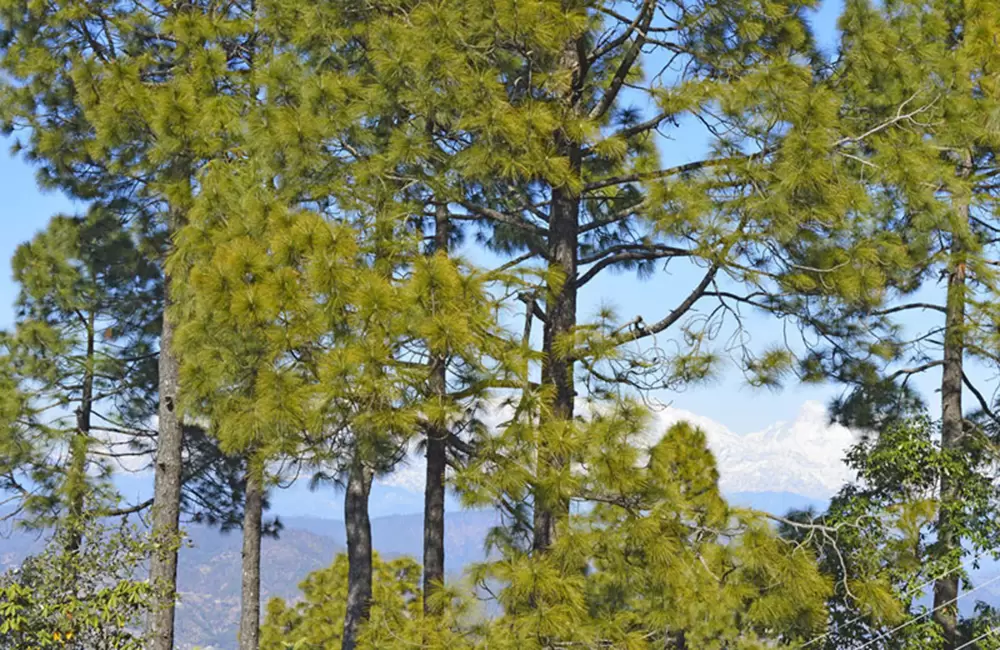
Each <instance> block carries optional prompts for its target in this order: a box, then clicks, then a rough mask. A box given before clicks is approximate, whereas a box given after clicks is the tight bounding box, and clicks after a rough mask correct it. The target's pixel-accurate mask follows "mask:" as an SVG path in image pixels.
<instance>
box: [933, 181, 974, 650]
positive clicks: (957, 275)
mask: <svg viewBox="0 0 1000 650" xmlns="http://www.w3.org/2000/svg"><path fill="white" fill-rule="evenodd" d="M967 167H968V165H967ZM957 209H958V212H959V217H960V223H961V224H962V225H963V226H964V225H966V224H968V223H969V205H968V204H967V203H964V204H962V205H959V206H957ZM963 236H964V233H960V232H956V233H953V234H952V238H953V243H952V251H951V257H950V260H949V265H950V268H949V269H948V290H947V298H946V301H945V333H944V364H943V366H942V371H941V449H942V450H943V451H945V452H953V453H954V452H958V451H959V450H960V449H961V448H962V445H963V438H964V437H965V421H964V416H963V413H962V377H963V361H964V356H965V303H966V298H967V297H966V267H965V264H966V256H965V250H964V246H963V244H962V241H961V240H962V237H963ZM957 488H958V486H957V485H955V484H954V483H953V482H952V480H951V479H950V478H949V477H948V476H942V477H941V485H940V498H939V503H940V512H939V514H938V522H937V546H938V549H939V554H940V555H942V556H947V555H950V554H952V553H954V552H956V551H957V550H958V549H959V547H960V546H961V543H962V540H961V537H960V535H959V533H958V532H957V531H956V530H955V526H956V522H955V521H954V517H953V513H952V512H951V510H952V509H955V508H958V507H959V504H958V503H957V501H958V500H960V499H961V496H960V495H959V494H958V490H957ZM958 584H959V583H958V576H957V575H956V574H954V573H952V574H949V575H948V576H946V577H944V578H940V579H938V580H936V581H935V583H934V620H935V621H936V622H937V624H938V625H940V626H941V629H942V633H943V635H944V650H954V649H955V648H956V647H958V644H959V633H958V607H957V603H956V602H955V601H956V599H957V598H958Z"/></svg>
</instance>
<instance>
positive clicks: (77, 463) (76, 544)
mask: <svg viewBox="0 0 1000 650" xmlns="http://www.w3.org/2000/svg"><path fill="white" fill-rule="evenodd" d="M94 320H95V317H94V313H93V312H91V313H90V315H89V317H88V319H87V350H86V356H85V364H86V365H85V367H84V371H83V382H82V387H81V390H80V406H79V407H78V408H77V411H76V432H75V433H74V434H73V439H72V440H71V441H70V462H69V475H68V476H67V477H66V498H67V501H68V502H69V508H68V509H69V527H70V534H69V539H67V540H66V550H67V551H70V552H72V551H76V550H77V549H79V548H80V545H81V544H82V543H83V513H84V508H85V506H86V493H87V454H88V453H89V451H90V416H91V413H92V412H93V408H94V353H95V344H94V337H95V332H94Z"/></svg>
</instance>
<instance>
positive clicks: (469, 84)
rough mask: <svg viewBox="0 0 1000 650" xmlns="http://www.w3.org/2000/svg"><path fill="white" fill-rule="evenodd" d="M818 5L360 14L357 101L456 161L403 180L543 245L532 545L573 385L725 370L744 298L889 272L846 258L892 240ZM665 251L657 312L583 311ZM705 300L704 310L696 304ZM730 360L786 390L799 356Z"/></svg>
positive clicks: (535, 247)
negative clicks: (687, 277)
mask: <svg viewBox="0 0 1000 650" xmlns="http://www.w3.org/2000/svg"><path fill="white" fill-rule="evenodd" d="M811 6H812V3H798V2H787V3H785V2H782V3H767V4H759V3H755V2H745V3H741V2H737V3H733V2H691V3H687V2H682V3H674V4H672V5H671V6H670V7H669V8H663V7H660V6H659V5H657V3H643V4H640V5H639V6H637V7H627V8H623V7H618V6H617V5H616V4H615V3H606V4H599V5H583V4H572V3H570V4H568V5H567V4H564V5H560V6H556V5H552V4H551V3H546V2H536V3H528V4H525V3H523V2H519V3H518V4H517V5H511V4H501V5H496V4H495V3H493V4H490V3H475V2H465V1H463V2H454V3H435V4H418V5H415V6H414V7H412V8H407V10H406V11H402V12H399V11H395V9H394V8H386V9H385V10H384V11H382V12H381V13H379V14H376V15H375V17H374V18H370V19H369V24H370V26H369V27H368V29H367V31H365V32H364V34H365V42H366V44H367V45H368V49H367V50H366V54H367V56H368V58H369V60H370V61H371V62H372V72H371V79H372V81H371V82H370V83H374V84H376V88H377V91H371V92H368V93H365V94H360V95H359V98H360V101H359V102H358V107H357V108H355V109H352V110H356V111H359V112H362V114H363V115H366V116H367V115H371V113H368V112H364V111H368V110H372V111H373V112H374V111H384V110H385V105H384V103H380V102H371V101H370V100H371V98H372V96H373V94H374V92H378V93H380V94H377V95H374V96H376V97H380V98H381V97H382V96H383V94H384V93H386V92H388V94H389V96H390V97H392V100H393V103H392V104H390V106H391V107H392V109H393V110H396V111H397V112H402V113H403V114H405V115H407V116H409V119H407V120H404V121H401V122H400V123H399V124H396V125H391V126H393V135H392V136H391V141H392V142H393V146H394V147H395V149H394V152H398V155H401V156H403V155H405V156H409V157H410V159H411V160H423V159H426V158H430V157H431V156H430V154H428V153H427V151H428V150H432V144H433V143H440V144H441V145H442V148H444V149H445V150H446V151H447V153H448V155H449V157H450V160H449V163H448V164H447V165H446V166H445V168H444V170H443V171H444V173H437V174H432V173H429V172H428V171H427V170H426V168H421V167H419V166H416V165H414V166H413V167H411V168H409V169H405V170H402V171H400V170H398V169H397V170H394V177H401V179H402V180H403V181H408V182H409V183H411V184H414V185H418V186H423V185H426V186H428V187H431V188H433V189H434V193H433V196H434V198H435V200H436V202H437V203H438V204H441V203H446V205H447V206H448V211H449V214H448V217H449V220H450V221H451V222H453V223H463V222H472V223H474V224H476V225H477V226H478V227H480V228H481V229H482V232H483V239H484V240H485V242H486V243H487V245H488V246H489V247H491V248H493V249H494V250H496V251H500V252H502V253H505V254H510V255H512V256H517V257H514V259H513V260H512V263H520V262H524V261H526V259H530V258H533V257H534V258H538V259H539V260H540V262H538V263H537V264H535V265H533V266H532V265H529V268H532V269H534V270H535V271H536V272H537V273H538V275H539V276H540V281H539V286H538V287H537V288H536V290H535V291H533V292H526V293H525V296H524V297H525V300H526V302H527V303H528V304H529V305H530V309H529V312H530V317H529V320H533V319H535V318H536V317H537V319H538V320H541V321H542V329H543V336H542V339H543V342H542V348H543V350H542V352H543V355H542V357H543V359H544V361H543V363H542V369H541V370H542V372H541V395H542V397H543V402H544V408H541V409H536V411H537V414H538V417H539V418H541V419H540V420H538V424H540V425H541V426H542V428H543V429H544V430H545V431H544V433H539V440H538V445H539V454H540V456H539V462H538V463H537V468H538V475H537V476H536V477H534V478H533V479H532V481H533V483H535V485H534V486H533V487H532V489H531V492H532V495H531V496H530V498H531V500H532V502H533V507H532V509H533V511H534V515H535V516H536V517H537V519H536V521H534V522H533V528H534V533H535V538H536V541H535V547H536V549H538V550H544V549H545V548H547V547H548V546H549V545H550V544H551V542H552V540H553V535H554V533H555V524H556V522H557V521H558V520H559V519H560V517H561V515H559V513H563V514H564V513H565V511H566V508H567V503H568V499H569V498H570V495H568V494H563V493H560V491H559V488H558V485H559V484H560V483H565V480H564V479H565V476H566V472H567V471H568V469H567V468H568V467H569V466H570V465H571V464H572V463H571V459H569V458H562V457H561V456H562V454H560V453H556V452H554V451H548V450H547V449H550V448H551V449H555V448H558V447H560V446H564V445H565V444H567V442H568V440H569V439H570V438H572V437H573V436H574V435H575V434H574V433H573V432H572V431H571V429H572V428H573V426H574V425H573V424H572V422H573V409H574V400H575V399H576V395H577V392H578V386H579V385H580V383H579V381H578V380H580V379H582V381H584V382H585V383H584V386H593V385H596V388H597V390H598V392H599V393H602V394H603V392H604V391H606V390H607V389H615V386H616V385H621V384H624V385H625V386H627V387H629V388H631V389H638V390H643V391H645V390H650V389H654V388H677V387H680V386H683V385H685V384H688V383H691V382H696V381H699V380H701V379H704V378H705V377H706V376H708V375H710V374H711V373H712V372H713V371H714V370H716V369H717V367H718V366H719V362H720V359H719V355H718V354H717V353H716V351H715V350H713V349H712V346H711V339H712V337H713V333H715V332H718V331H719V330H720V322H723V321H727V320H728V319H729V318H730V317H732V318H733V319H735V321H736V325H735V326H736V327H739V326H740V321H739V312H738V307H739V306H740V305H742V304H750V305H754V306H758V307H762V308H765V309H769V310H771V311H776V312H778V313H779V314H781V315H787V313H788V312H786V311H783V310H781V304H780V303H772V302H771V301H769V300H757V299H755V298H759V297H760V296H771V295H774V294H778V295H781V294H784V293H786V292H788V291H804V290H806V288H805V287H804V286H803V285H804V284H805V283H807V282H812V283H813V284H812V285H811V290H812V291H815V292H820V293H824V294H847V295H849V296H851V297H852V298H854V297H856V296H857V294H865V292H866V291H868V290H870V289H871V287H878V286H880V277H881V275H882V270H881V269H879V268H877V265H872V266H871V267H869V268H863V269H858V268H856V267H854V266H852V265H849V264H845V263H844V261H845V259H848V260H849V259H852V258H860V259H868V258H870V257H871V256H872V255H875V254H879V253H880V252H881V251H880V249H879V246H878V243H875V244H873V243H871V242H858V241H853V242H851V241H849V240H847V239H846V238H845V237H844V235H845V233H849V232H850V231H851V228H852V223H853V220H852V218H851V216H852V215H851V214H850V213H851V210H852V209H855V208H856V207H857V204H858V203H859V202H864V201H865V200H866V197H865V195H864V192H863V189H862V186H861V185H860V184H859V183H857V182H856V180H855V179H852V178H851V176H850V174H841V173H840V172H839V170H840V169H841V168H842V167H844V166H845V165H849V164H851V163H850V158H849V155H850V151H849V150H850V149H851V148H852V147H855V146H857V145H858V143H859V142H860V141H862V140H864V139H865V137H864V134H863V133H862V134H849V135H844V130H843V128H844V126H843V125H842V124H840V119H839V118H840V116H839V114H838V112H839V110H840V106H839V104H838V102H839V100H838V97H837V95H836V93H835V92H834V88H833V87H832V86H831V85H830V83H829V80H828V79H827V78H826V77H825V76H824V73H823V66H822V64H823V62H822V61H821V60H820V58H819V56H818V55H817V54H816V53H815V51H814V47H813V43H812V37H811V35H810V32H809V28H808V24H807V21H806V11H807V10H808V8H809V7H811ZM301 15H303V16H304V15H305V13H303V14H301ZM303 20H304V19H303ZM320 24H327V23H325V22H320ZM647 68H648V69H649V70H650V72H649V74H647V73H646V72H644V70H646V69H647ZM661 68H662V70H661ZM654 70H660V74H653V71H654ZM386 89H388V90H386ZM346 99H350V97H349V96H348V97H347V98H346ZM691 118H693V119H691ZM359 119H364V118H359ZM694 122H700V123H701V124H703V127H692V126H691V124H692V123H694ZM685 130H687V131H691V130H694V131H696V132H698V133H702V134H704V135H707V137H708V140H709V141H710V146H709V147H708V149H709V151H708V154H709V155H708V156H707V157H706V158H704V159H701V160H696V161H693V162H690V163H686V164H681V165H677V166H664V165H663V164H662V162H661V155H660V154H661V151H660V148H659V147H660V145H661V144H662V141H661V138H660V136H661V135H665V136H668V137H669V134H670V133H680V132H683V131H685ZM845 154H848V155H845ZM437 171H438V172H440V171H441V170H437ZM805 242H810V243H812V244H814V245H816V246H820V247H821V248H822V249H823V251H824V253H826V256H825V257H822V256H819V255H814V256H813V257H814V258H815V260H816V261H817V263H819V264H820V266H818V267H806V266H804V263H803V262H802V259H801V258H802V255H803V253H802V252H801V250H800V249H801V248H805V247H806V246H803V244H804V243H805ZM829 242H836V246H833V245H829V246H828V245H827V244H828V243H829ZM845 242H846V243H848V247H847V248H844V243H845ZM667 263H669V264H672V265H673V266H683V265H685V264H694V265H695V266H696V267H697V266H700V267H701V268H702V273H703V275H702V277H701V279H700V280H699V281H697V282H696V283H695V284H694V286H693V287H691V288H689V289H688V290H686V291H681V292H680V295H679V297H677V299H676V302H674V303H673V304H672V305H671V306H670V311H669V312H668V313H667V314H666V315H665V316H664V317H662V318H659V319H658V320H656V321H655V322H649V323H647V322H645V321H644V320H643V319H642V318H639V317H637V318H636V319H633V320H631V321H629V322H628V323H625V324H622V323H621V322H620V321H617V319H615V318H614V317H613V316H607V317H604V318H602V319H601V321H599V322H597V323H593V324H585V323H580V322H579V317H578V314H577V301H578V295H579V293H580V292H581V291H582V290H584V287H585V286H586V285H587V284H588V283H590V282H591V281H592V280H593V279H594V278H595V277H597V276H598V275H599V274H601V273H602V272H604V271H606V270H628V269H632V270H636V271H638V272H639V274H640V275H643V274H648V273H651V272H653V270H654V269H655V268H656V266H657V265H658V264H667ZM816 276H821V278H822V280H821V282H818V283H817V282H816ZM747 296H749V297H747ZM865 297H867V296H865ZM702 309H704V310H706V311H705V312H704V313H707V314H710V316H708V317H696V316H699V314H700V312H701V310H702ZM654 336H656V337H658V339H659V338H664V337H673V338H674V339H675V340H676V341H677V343H678V346H677V347H678V352H677V353H676V354H675V355H666V354H665V353H663V352H662V351H663V349H664V346H663V345H654V346H652V347H651V348H649V349H646V350H643V352H645V354H639V355H636V353H634V352H632V351H631V350H632V349H633V348H632V347H628V348H626V347H625V345H624V344H626V343H634V342H637V341H644V342H648V341H651V340H653V339H652V338H651V337H654ZM658 339H657V340H658ZM737 356H738V361H740V362H741V364H742V365H743V366H744V369H745V370H746V371H747V372H748V373H749V374H750V375H751V379H752V381H754V382H755V383H757V384H774V383H777V382H778V380H779V378H780V376H781V375H782V373H783V372H785V371H787V370H788V369H789V367H790V363H791V354H790V353H788V352H787V351H784V350H777V351H767V352H765V353H763V354H759V353H755V351H753V350H750V349H749V348H746V347H744V348H743V349H741V350H740V351H739V354H738V355H737ZM654 357H655V358H654ZM578 368H582V369H583V370H584V375H583V377H582V378H578V377H577V376H576V369H578ZM560 438H563V440H560Z"/></svg>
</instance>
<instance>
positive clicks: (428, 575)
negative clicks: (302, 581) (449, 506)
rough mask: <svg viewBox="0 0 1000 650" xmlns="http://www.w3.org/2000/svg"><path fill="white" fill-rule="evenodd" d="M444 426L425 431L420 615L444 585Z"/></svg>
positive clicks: (438, 385) (442, 245)
mask: <svg viewBox="0 0 1000 650" xmlns="http://www.w3.org/2000/svg"><path fill="white" fill-rule="evenodd" d="M450 234H451V233H450V224H449V223H448V206H447V205H444V204H440V205H438V206H437V208H436V214H435V224H434V250H435V251H442V252H444V253H445V254H447V252H448V239H449V237H450ZM447 379H448V361H447V359H446V358H444V357H440V356H439V357H437V358H435V359H434V367H433V368H432V369H431V378H430V380H431V386H430V389H431V394H432V395H433V396H434V397H436V398H438V399H441V400H444V399H445V398H446V397H447V394H448V383H447ZM447 454H448V429H447V427H446V426H445V425H444V424H442V423H435V424H433V425H432V426H431V427H429V428H428V430H427V476H426V482H425V484H424V583H423V587H424V594H423V596H424V603H423V605H424V614H431V613H432V608H431V606H430V602H431V600H432V599H433V596H434V592H435V591H436V590H437V589H438V588H439V587H440V586H441V585H443V584H444V534H445V528H444V526H445V523H444V511H445V510H444V509H445V505H444V501H445V469H446V466H447V461H448V455H447Z"/></svg>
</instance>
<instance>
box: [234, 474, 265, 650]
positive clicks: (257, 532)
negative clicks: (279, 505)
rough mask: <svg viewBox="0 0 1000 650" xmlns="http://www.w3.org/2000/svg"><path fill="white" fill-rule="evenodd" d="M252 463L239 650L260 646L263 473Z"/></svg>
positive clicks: (248, 482) (248, 481)
mask: <svg viewBox="0 0 1000 650" xmlns="http://www.w3.org/2000/svg"><path fill="white" fill-rule="evenodd" d="M258 465H259V464H258V463H257V462H256V460H255V459H253V458H250V459H249V460H248V461H247V474H246V486H247V487H246V502H245V504H244V506H243V553H242V558H243V575H242V579H243V585H242V597H241V599H240V650H257V647H258V646H259V645H260V536H261V518H262V514H263V511H264V473H263V471H262V468H261V467H259V466H258Z"/></svg>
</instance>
